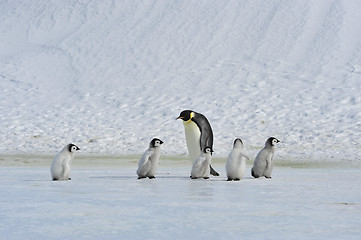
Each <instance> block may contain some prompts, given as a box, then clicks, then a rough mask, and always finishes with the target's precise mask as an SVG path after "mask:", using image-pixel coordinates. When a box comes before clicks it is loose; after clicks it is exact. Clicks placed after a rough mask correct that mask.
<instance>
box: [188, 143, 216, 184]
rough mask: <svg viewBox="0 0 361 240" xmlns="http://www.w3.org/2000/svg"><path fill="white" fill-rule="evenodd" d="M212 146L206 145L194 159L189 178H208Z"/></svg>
mask: <svg viewBox="0 0 361 240" xmlns="http://www.w3.org/2000/svg"><path fill="white" fill-rule="evenodd" d="M212 152H213V150H212V148H210V147H206V148H205V149H204V150H203V152H202V153H201V155H200V156H199V157H198V158H197V159H196V160H194V162H193V165H192V172H191V178H192V179H196V178H204V179H208V178H209V174H210V171H211V168H210V167H211V158H212V155H211V154H212Z"/></svg>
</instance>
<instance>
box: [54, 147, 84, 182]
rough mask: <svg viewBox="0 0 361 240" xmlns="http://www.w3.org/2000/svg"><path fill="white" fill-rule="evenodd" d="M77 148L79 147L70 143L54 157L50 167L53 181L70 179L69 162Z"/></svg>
mask: <svg viewBox="0 0 361 240" xmlns="http://www.w3.org/2000/svg"><path fill="white" fill-rule="evenodd" d="M79 150H80V148H78V147H77V146H76V145H74V144H72V143H70V144H68V145H66V146H65V147H64V148H63V150H61V151H60V152H59V153H58V154H57V155H56V156H55V157H54V159H53V162H52V163H51V167H50V171H51V176H52V179H53V181H64V180H70V177H69V176H70V170H71V162H72V161H73V158H74V153H75V152H76V151H79Z"/></svg>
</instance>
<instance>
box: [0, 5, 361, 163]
mask: <svg viewBox="0 0 361 240" xmlns="http://www.w3.org/2000/svg"><path fill="white" fill-rule="evenodd" d="M360 8H361V3H360V2H359V1H321V2H317V3H315V2H313V1H312V2H311V1H287V2H282V1H250V2H243V1H227V2H224V1H217V0H214V1H180V2H173V1H172V2H169V1H145V2H143V1H121V2H119V1H105V2H104V1H86V0H82V1H70V0H69V1H36V2H10V1H9V2H5V3H2V7H1V10H0V16H1V17H0V39H1V41H0V110H1V115H0V134H1V141H2V144H1V146H0V152H1V153H34V154H37V153H55V152H57V151H58V150H59V149H61V148H62V147H63V145H65V144H67V143H69V142H74V143H76V144H77V145H78V146H79V147H80V148H81V149H82V151H83V153H87V154H92V153H98V154H141V153H142V152H143V151H144V150H145V149H146V147H147V146H148V142H149V141H150V140H151V139H152V138H153V137H159V138H160V139H162V140H163V141H164V142H165V144H164V147H163V149H162V152H163V153H164V154H168V155H182V154H185V153H186V152H187V150H186V145H185V141H184V133H183V126H182V124H181V122H178V121H175V120H174V119H175V118H176V117H177V116H178V114H179V112H181V111H182V110H184V109H193V110H195V111H198V112H201V113H203V114H204V115H206V116H207V117H208V119H209V121H210V123H211V125H212V127H213V130H214V134H215V143H214V150H215V156H218V157H222V156H226V155H227V154H228V152H229V151H230V150H231V147H232V142H233V140H234V138H236V137H240V138H242V140H243V141H244V143H245V147H246V149H247V151H248V152H249V153H250V154H254V155H255V154H256V153H257V151H258V150H259V149H260V148H261V147H262V146H263V144H264V142H265V140H266V139H267V138H268V137H269V136H275V137H277V138H278V139H280V140H281V141H282V144H280V145H279V148H278V149H277V152H276V154H277V157H278V159H287V160H290V159H296V160H299V159H302V160H304V159H307V160H309V159H312V160H327V161H329V160H337V161H343V160H356V161H359V160H361V152H360V150H361V145H360V141H359V133H360V126H361V121H360V119H361V101H360V100H361V97H360V94H359V93H360V90H361V84H360V80H359V79H360V76H361V65H360V62H361V47H360V46H361V44H360V41H361V40H360V39H361V29H360V28H359V23H360V22H361V15H360V14H359V9H360Z"/></svg>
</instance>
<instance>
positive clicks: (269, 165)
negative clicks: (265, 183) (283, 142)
mask: <svg viewBox="0 0 361 240" xmlns="http://www.w3.org/2000/svg"><path fill="white" fill-rule="evenodd" d="M279 142H280V140H278V139H277V138H274V137H270V138H268V139H267V141H266V143H265V146H264V148H263V149H262V150H261V151H260V152H259V153H258V154H257V156H256V159H255V160H254V162H253V167H252V170H251V174H252V176H253V177H255V178H259V177H263V176H264V177H266V178H271V173H272V169H273V156H274V153H275V145H276V144H277V143H279Z"/></svg>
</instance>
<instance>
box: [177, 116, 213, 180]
mask: <svg viewBox="0 0 361 240" xmlns="http://www.w3.org/2000/svg"><path fill="white" fill-rule="evenodd" d="M176 119H182V120H183V126H184V132H185V137H186V143H187V148H188V153H189V157H190V159H191V160H192V161H193V162H194V161H195V160H197V159H198V157H199V156H200V155H201V153H202V152H203V151H204V149H205V148H206V147H210V148H211V149H213V131H212V127H211V124H210V123H209V121H208V119H207V118H206V117H205V116H204V115H203V114H201V113H197V112H194V111H192V110H184V111H182V112H181V113H180V114H179V117H177V118H176ZM210 169H211V174H212V175H213V176H219V174H218V172H216V171H215V170H214V169H213V168H212V166H210Z"/></svg>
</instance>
